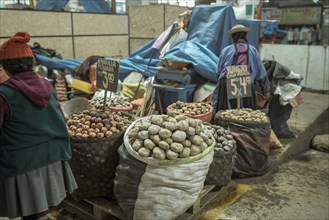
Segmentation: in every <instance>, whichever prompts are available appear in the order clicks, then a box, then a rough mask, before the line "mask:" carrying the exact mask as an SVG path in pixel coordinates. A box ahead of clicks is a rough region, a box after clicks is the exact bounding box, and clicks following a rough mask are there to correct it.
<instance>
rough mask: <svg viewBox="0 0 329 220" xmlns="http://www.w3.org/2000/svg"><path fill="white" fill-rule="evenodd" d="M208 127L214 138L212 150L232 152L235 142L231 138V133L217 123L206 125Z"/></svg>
mask: <svg viewBox="0 0 329 220" xmlns="http://www.w3.org/2000/svg"><path fill="white" fill-rule="evenodd" d="M206 127H207V128H208V129H210V130H211V132H212V134H213V135H214V137H215V140H216V146H215V148H214V151H215V152H216V153H219V154H221V153H223V152H232V151H233V150H235V148H236V142H235V140H234V139H233V136H232V134H231V133H230V132H229V131H228V130H226V129H225V128H223V127H222V126H219V125H210V124H209V125H206Z"/></svg>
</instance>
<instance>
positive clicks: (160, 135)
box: [128, 111, 214, 160]
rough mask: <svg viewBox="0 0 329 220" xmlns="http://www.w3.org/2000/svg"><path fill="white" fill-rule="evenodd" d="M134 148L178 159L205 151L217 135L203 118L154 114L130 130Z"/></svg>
mask: <svg viewBox="0 0 329 220" xmlns="http://www.w3.org/2000/svg"><path fill="white" fill-rule="evenodd" d="M128 137H129V143H130V144H131V146H132V148H133V149H134V150H135V151H136V152H138V154H139V155H140V156H142V157H153V158H155V159H160V160H165V159H169V160H174V159H177V158H186V157H190V156H195V155H198V154H201V153H202V152H203V151H204V150H206V149H207V148H208V147H209V146H211V145H212V144H213V141H214V140H213V135H212V133H211V131H210V130H209V129H207V128H206V127H205V125H203V123H202V121H201V120H199V119H192V118H189V117H187V116H185V115H176V114H175V113H174V112H172V111H169V112H168V114H167V115H152V116H149V117H145V118H142V119H141V120H140V121H138V122H136V124H135V125H134V127H133V128H131V130H130V131H129V134H128Z"/></svg>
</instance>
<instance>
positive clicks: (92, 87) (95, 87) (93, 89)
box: [91, 81, 98, 92]
mask: <svg viewBox="0 0 329 220" xmlns="http://www.w3.org/2000/svg"><path fill="white" fill-rule="evenodd" d="M97 90H98V88H97V86H96V81H94V82H92V83H91V91H93V92H96V91H97Z"/></svg>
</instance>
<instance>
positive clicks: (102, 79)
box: [96, 58, 119, 109]
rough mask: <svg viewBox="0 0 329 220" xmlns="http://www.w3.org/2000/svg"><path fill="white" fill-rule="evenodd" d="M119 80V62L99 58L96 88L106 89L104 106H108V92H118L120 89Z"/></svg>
mask: <svg viewBox="0 0 329 220" xmlns="http://www.w3.org/2000/svg"><path fill="white" fill-rule="evenodd" d="M118 80H119V62H118V61H116V60H106V59H103V58H99V59H98V60H97V77H96V86H97V88H99V89H104V90H105V94H104V105H103V109H105V106H106V98H107V91H111V94H110V95H112V92H116V91H117V89H118Z"/></svg>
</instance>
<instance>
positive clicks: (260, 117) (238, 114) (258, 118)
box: [219, 108, 268, 122]
mask: <svg viewBox="0 0 329 220" xmlns="http://www.w3.org/2000/svg"><path fill="white" fill-rule="evenodd" d="M219 117H220V118H223V119H224V120H225V119H233V120H239V121H246V122H267V121H268V117H267V116H266V114H265V113H264V112H261V111H260V110H252V109H251V108H241V109H228V110H224V111H221V112H219Z"/></svg>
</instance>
